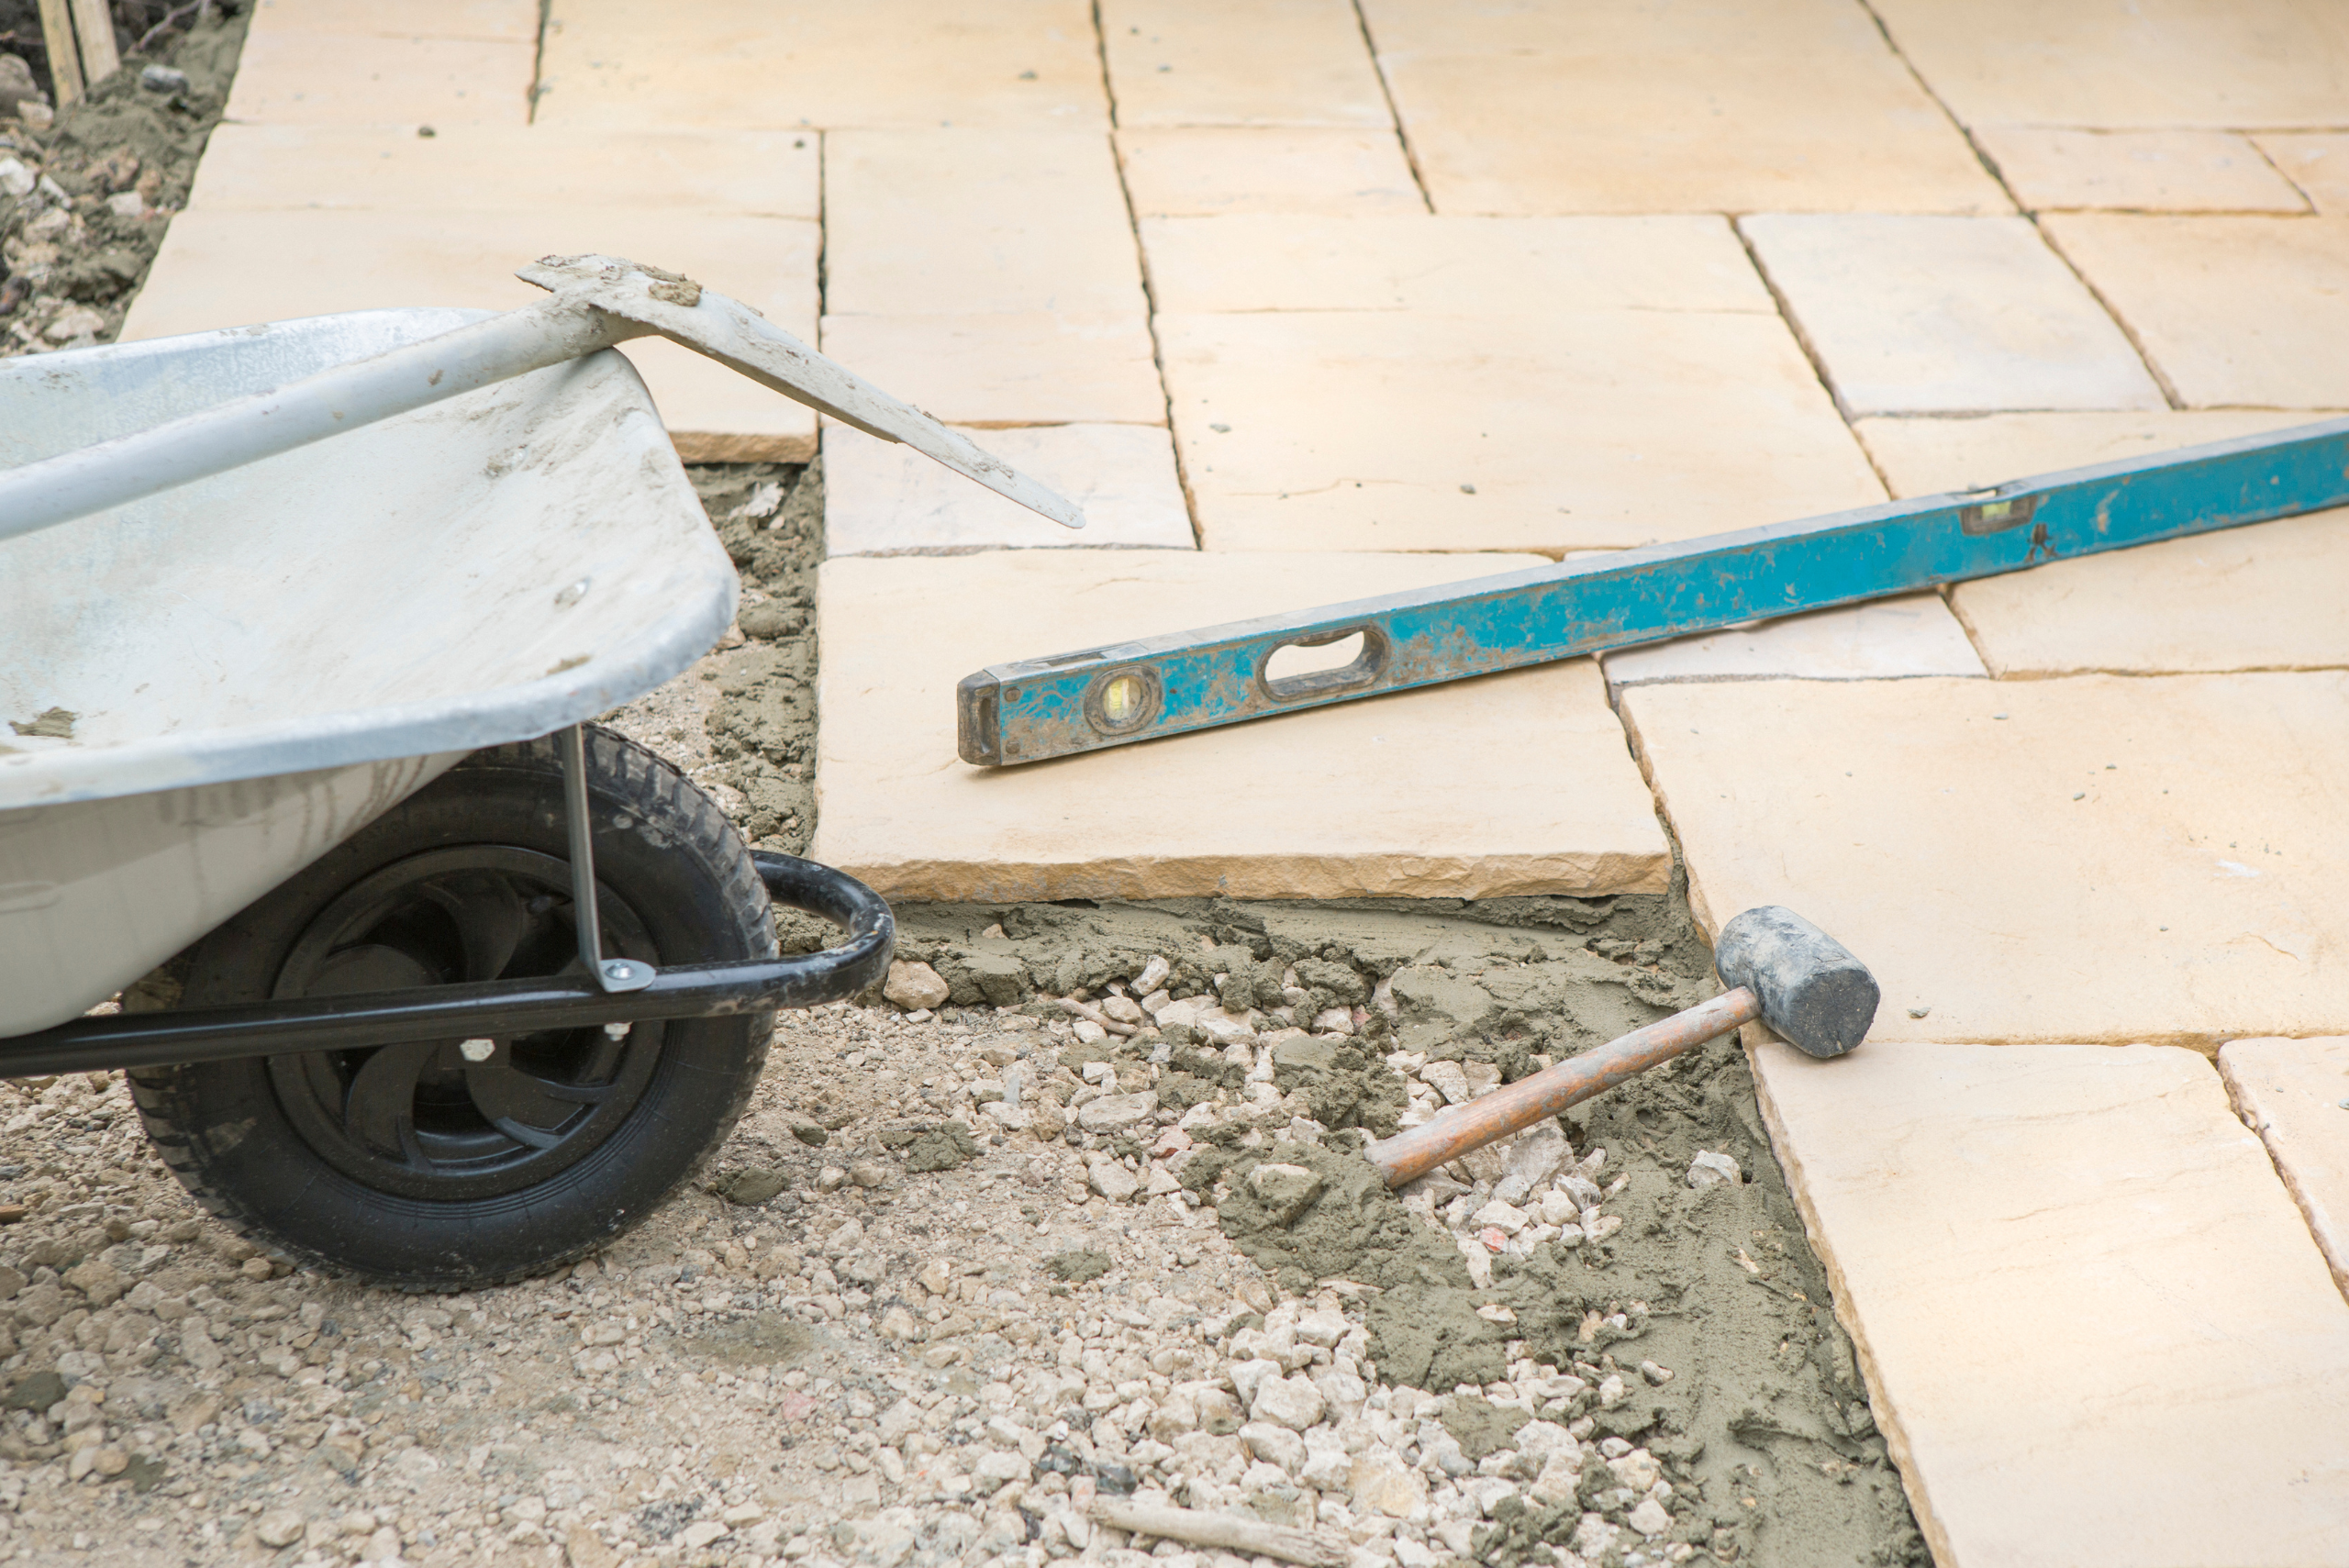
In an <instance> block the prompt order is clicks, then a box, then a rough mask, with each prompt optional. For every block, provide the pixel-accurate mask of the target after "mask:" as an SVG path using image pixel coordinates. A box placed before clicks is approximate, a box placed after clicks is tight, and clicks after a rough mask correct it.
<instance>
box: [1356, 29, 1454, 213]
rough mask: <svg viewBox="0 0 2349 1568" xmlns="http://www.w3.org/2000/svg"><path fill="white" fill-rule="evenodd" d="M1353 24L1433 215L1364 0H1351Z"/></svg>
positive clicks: (1416, 182)
mask: <svg viewBox="0 0 2349 1568" xmlns="http://www.w3.org/2000/svg"><path fill="white" fill-rule="evenodd" d="M1352 4H1353V12H1354V26H1355V28H1357V29H1359V30H1360V32H1361V33H1362V47H1363V52H1364V53H1365V54H1367V55H1369V56H1370V70H1371V74H1372V75H1374V76H1375V77H1377V78H1378V95H1379V96H1380V97H1381V98H1383V99H1385V100H1386V118H1387V122H1388V123H1389V124H1390V125H1392V126H1393V127H1394V130H1395V140H1396V142H1397V145H1399V146H1400V147H1401V148H1402V150H1403V166H1404V167H1405V168H1407V169H1408V170H1410V172H1411V183H1412V184H1413V185H1414V186H1416V187H1417V188H1418V190H1419V205H1420V206H1424V207H1426V208H1427V210H1428V211H1429V213H1430V214H1431V215H1432V214H1433V213H1434V211H1435V197H1434V195H1432V194H1431V193H1430V191H1429V190H1428V178H1427V175H1426V174H1425V173H1424V172H1421V170H1420V168H1419V152H1418V150H1416V149H1414V148H1413V147H1412V146H1411V138H1410V136H1409V134H1408V132H1406V131H1405V130H1404V129H1403V111H1402V109H1401V108H1400V107H1399V106H1397V104H1396V102H1395V84H1394V83H1391V82H1389V81H1387V80H1386V63H1385V62H1384V61H1381V60H1380V59H1379V58H1378V40H1377V39H1375V38H1373V37H1372V36H1371V32H1370V18H1369V17H1367V16H1365V15H1364V13H1363V8H1362V0H1352Z"/></svg>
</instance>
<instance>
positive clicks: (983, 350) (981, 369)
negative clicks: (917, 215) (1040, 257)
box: [824, 310, 1166, 427]
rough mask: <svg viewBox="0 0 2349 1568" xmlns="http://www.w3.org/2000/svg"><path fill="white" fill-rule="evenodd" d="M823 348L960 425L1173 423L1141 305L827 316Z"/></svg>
mask: <svg viewBox="0 0 2349 1568" xmlns="http://www.w3.org/2000/svg"><path fill="white" fill-rule="evenodd" d="M824 351H825V352H826V353H827V354H829V355H831V356H832V357H833V358H834V359H837V360H839V361H841V363H843V364H846V365H850V366H852V367H853V368H854V369H855V371H856V372H857V373H858V374H860V375H862V376H863V377H864V378H865V379H866V380H868V381H870V382H872V383H873V384H875V385H876V386H885V387H887V388H888V389H889V391H890V392H891V393H893V394H894V395H896V396H899V397H902V398H904V399H905V400H906V401H907V402H908V403H911V404H914V405H915V406H918V407H920V408H924V409H927V410H929V412H930V413H931V414H933V415H935V416H937V417H939V418H941V419H943V420H945V421H946V422H947V423H949V424H952V425H973V426H979V427H986V426H995V425H1047V424H1067V423H1083V422H1092V423H1097V424H1099V423H1108V424H1127V425H1163V424H1164V423H1165V422H1166V393H1165V391H1164V389H1163V388H1162V387H1161V386H1160V385H1159V381H1158V365H1157V362H1156V360H1155V350H1153V348H1152V343H1151V339H1150V323H1149V320H1148V318H1147V317H1144V316H1143V315H1142V314H1141V312H1140V311H1127V312H1103V313H1097V314H1091V315H1078V314H1074V313H1072V312H1066V311H1052V310H1026V311H1012V312H1001V313H997V314H994V315H987V316H828V317H824Z"/></svg>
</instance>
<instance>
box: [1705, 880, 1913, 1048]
mask: <svg viewBox="0 0 2349 1568" xmlns="http://www.w3.org/2000/svg"><path fill="white" fill-rule="evenodd" d="M1713 967H1714V969H1715V970H1717V971H1718V972H1719V973H1720V977H1721V984H1724V985H1726V986H1729V987H1730V988H1731V989H1732V990H1734V989H1735V988H1737V987H1738V986H1740V985H1743V986H1746V987H1749V988H1750V989H1751V990H1752V991H1753V994H1754V995H1756V996H1759V997H1760V998H1761V999H1762V1021H1763V1022H1764V1023H1765V1024H1768V1025H1769V1026H1770V1028H1771V1029H1774V1030H1776V1032H1777V1034H1778V1036H1779V1038H1780V1039H1782V1040H1786V1041H1787V1043H1789V1044H1791V1045H1793V1046H1794V1047H1795V1048H1796V1049H1797V1050H1798V1051H1806V1052H1808V1053H1809V1054H1810V1055H1812V1056H1841V1055H1842V1054H1843V1053H1844V1052H1845V1051H1849V1050H1851V1049H1852V1048H1853V1047H1854V1046H1855V1045H1857V1044H1859V1043H1860V1041H1861V1040H1865V1039H1866V1038H1867V1032H1868V1026H1869V1025H1870V1024H1872V1023H1874V1022H1876V1002H1877V1000H1878V998H1879V996H1880V995H1881V994H1880V993H1879V992H1878V991H1877V989H1876V976H1875V975H1873V974H1870V973H1868V966H1867V965H1866V964H1865V963H1862V962H1860V961H1859V960H1858V959H1856V958H1854V957H1853V956H1852V952H1851V950H1850V949H1848V948H1846V947H1845V946H1844V945H1843V944H1842V943H1841V942H1839V941H1837V940H1835V939H1834V938H1833V937H1831V936H1829V935H1828V934H1827V933H1826V932H1825V931H1822V930H1820V929H1819V928H1818V927H1816V926H1814V925H1812V924H1811V923H1810V922H1809V921H1808V920H1806V919H1804V918H1803V917H1801V916H1799V915H1798V914H1796V913H1795V912H1794V911H1793V910H1791V909H1783V908H1780V907H1779V906H1776V905H1775V904H1765V905H1763V906H1761V907H1759V908H1755V909H1748V910H1747V911H1746V912H1745V913H1744V914H1742V915H1740V916H1738V917H1736V918H1735V919H1733V920H1731V922H1730V923H1729V924H1728V925H1726V926H1723V927H1722V928H1721V939H1720V941H1719V942H1718V943H1716V944H1714V948H1713Z"/></svg>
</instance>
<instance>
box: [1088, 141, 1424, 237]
mask: <svg viewBox="0 0 2349 1568" xmlns="http://www.w3.org/2000/svg"><path fill="white" fill-rule="evenodd" d="M1118 160H1119V164H1120V165H1121V166H1122V167H1123V168H1124V170H1125V175H1126V191H1127V194H1128V195H1130V197H1131V198H1132V201H1133V209H1134V211H1135V212H1136V213H1137V214H1140V215H1141V216H1143V217H1169V216H1173V217H1208V216H1214V215H1218V214H1222V213H1252V212H1286V213H1327V214H1330V215H1333V216H1337V217H1383V216H1386V215H1389V214H1396V213H1423V212H1425V211H1427V209H1428V208H1427V198H1426V197H1424V196H1423V195H1420V194H1419V184H1418V183H1417V182H1416V181H1414V180H1413V179H1412V178H1411V166H1410V162H1409V161H1408V159H1406V158H1405V157H1404V156H1403V144H1402V142H1401V141H1400V140H1399V139H1397V136H1396V134H1395V132H1394V130H1393V129H1392V128H1371V127H1360V128H1354V127H1340V126H1301V127H1257V126H1151V127H1141V128H1122V127H1121V128H1119V131H1118Z"/></svg>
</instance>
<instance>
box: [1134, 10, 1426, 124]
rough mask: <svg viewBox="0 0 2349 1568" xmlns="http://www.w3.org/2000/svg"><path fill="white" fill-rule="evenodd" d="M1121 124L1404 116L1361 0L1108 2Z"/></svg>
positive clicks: (1363, 120) (1377, 120) (1354, 120)
mask: <svg viewBox="0 0 2349 1568" xmlns="http://www.w3.org/2000/svg"><path fill="white" fill-rule="evenodd" d="M1101 43H1102V49H1103V52H1104V55H1105V57H1106V59H1107V60H1108V67H1109V90H1110V93H1111V94H1112V95H1114V96H1115V98H1116V99H1117V104H1118V123H1119V125H1120V126H1197V125H1238V126H1255V125H1262V126H1377V127H1382V128H1388V129H1392V128H1393V127H1394V123H1395V119H1394V116H1393V115H1392V114H1391V113H1389V112H1388V110H1387V107H1386V90H1385V89H1384V88H1383V87H1382V86H1381V85H1380V84H1379V81H1378V70H1377V67H1376V66H1375V65H1374V64H1373V63H1372V62H1371V58H1370V48H1369V45H1368V44H1366V43H1365V42H1364V40H1363V35H1362V20H1361V18H1360V17H1358V16H1356V15H1355V13H1354V8H1353V3H1352V0H1106V3H1105V4H1104V5H1103V6H1101Z"/></svg>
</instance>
